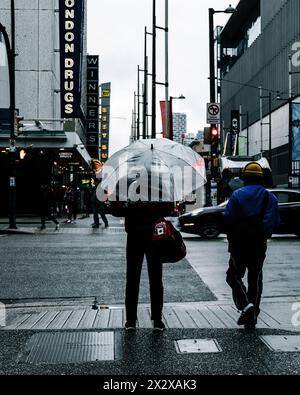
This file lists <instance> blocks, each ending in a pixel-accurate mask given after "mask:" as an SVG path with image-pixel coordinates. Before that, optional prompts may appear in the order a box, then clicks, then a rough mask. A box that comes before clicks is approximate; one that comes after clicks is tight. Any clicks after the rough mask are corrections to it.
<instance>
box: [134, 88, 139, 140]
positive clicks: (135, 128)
mask: <svg viewBox="0 0 300 395" xmlns="http://www.w3.org/2000/svg"><path fill="white" fill-rule="evenodd" d="M133 117H134V122H133V125H134V131H135V133H134V135H135V139H136V140H138V139H139V138H138V136H137V124H136V93H135V92H134V104H133Z"/></svg>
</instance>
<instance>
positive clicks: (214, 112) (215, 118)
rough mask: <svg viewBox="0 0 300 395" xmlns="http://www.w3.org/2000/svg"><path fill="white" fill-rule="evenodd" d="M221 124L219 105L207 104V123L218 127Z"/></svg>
mask: <svg viewBox="0 0 300 395" xmlns="http://www.w3.org/2000/svg"><path fill="white" fill-rule="evenodd" d="M220 122H221V111H220V104H219V103H207V123H208V124H212V125H218V124H220Z"/></svg>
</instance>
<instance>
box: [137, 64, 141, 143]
mask: <svg viewBox="0 0 300 395" xmlns="http://www.w3.org/2000/svg"><path fill="white" fill-rule="evenodd" d="M137 74H138V75H137V85H138V86H137V138H138V140H139V139H140V66H138V68H137Z"/></svg>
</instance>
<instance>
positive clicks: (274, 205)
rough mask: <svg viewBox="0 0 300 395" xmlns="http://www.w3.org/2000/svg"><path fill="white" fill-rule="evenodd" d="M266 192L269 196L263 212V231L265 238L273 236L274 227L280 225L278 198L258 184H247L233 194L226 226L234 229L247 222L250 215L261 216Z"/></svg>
mask: <svg viewBox="0 0 300 395" xmlns="http://www.w3.org/2000/svg"><path fill="white" fill-rule="evenodd" d="M266 193H267V194H268V196H267V204H266V208H265V210H264V214H263V232H264V238H269V237H271V236H272V233H273V231H274V229H275V228H276V227H277V226H278V225H279V213H278V200H277V198H276V197H275V196H274V195H273V193H271V192H268V191H267V190H266V189H265V188H264V187H263V186H261V185H257V184H249V185H246V186H244V187H243V188H240V189H237V190H236V191H235V192H234V193H233V194H232V196H231V198H230V199H229V202H228V203H227V206H226V209H225V213H224V219H225V224H226V228H227V229H229V230H230V229H233V228H234V227H235V226H237V224H238V223H240V222H244V223H247V220H248V219H249V218H250V217H252V218H253V217H257V216H259V215H260V214H261V211H262V207H263V204H264V203H263V202H264V199H265V196H266ZM241 238H242V235H241Z"/></svg>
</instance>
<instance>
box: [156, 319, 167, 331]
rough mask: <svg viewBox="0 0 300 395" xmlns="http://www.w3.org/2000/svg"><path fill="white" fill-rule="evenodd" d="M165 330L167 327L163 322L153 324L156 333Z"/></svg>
mask: <svg viewBox="0 0 300 395" xmlns="http://www.w3.org/2000/svg"><path fill="white" fill-rule="evenodd" d="M165 329H166V326H165V324H164V323H163V322H162V321H161V320H159V321H154V322H153V330H154V331H155V332H162V331H164V330H165Z"/></svg>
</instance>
